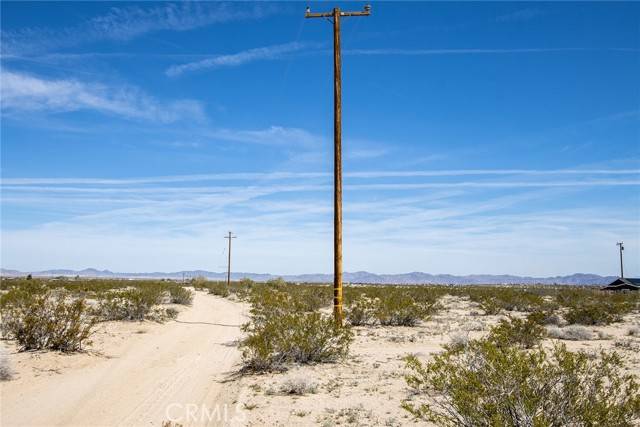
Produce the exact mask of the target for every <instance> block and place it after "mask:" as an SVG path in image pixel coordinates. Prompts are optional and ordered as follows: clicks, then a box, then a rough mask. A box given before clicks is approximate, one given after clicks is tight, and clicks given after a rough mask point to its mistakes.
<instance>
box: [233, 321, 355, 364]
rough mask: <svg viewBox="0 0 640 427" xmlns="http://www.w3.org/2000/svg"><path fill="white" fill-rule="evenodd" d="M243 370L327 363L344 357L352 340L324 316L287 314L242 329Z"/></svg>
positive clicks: (351, 335)
mask: <svg viewBox="0 0 640 427" xmlns="http://www.w3.org/2000/svg"><path fill="white" fill-rule="evenodd" d="M243 329H244V331H245V332H247V333H248V336H247V337H246V338H245V340H244V341H243V342H242V344H241V348H242V356H243V359H244V368H245V370H249V371H272V370H283V369H284V368H285V366H286V364H289V363H302V364H311V363H327V362H336V361H338V360H339V359H341V358H344V357H345V356H346V355H347V354H348V351H349V345H350V344H351V341H352V340H353V333H352V332H351V330H350V329H349V328H348V327H342V328H339V327H336V324H335V322H334V320H333V318H332V317H330V316H327V315H323V314H321V313H285V314H283V315H282V316H271V317H269V318H267V319H266V320H265V321H264V322H260V323H257V324H255V323H254V324H248V325H245V327H244V328H243Z"/></svg>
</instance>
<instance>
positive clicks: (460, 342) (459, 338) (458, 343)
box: [445, 332, 470, 350]
mask: <svg viewBox="0 0 640 427" xmlns="http://www.w3.org/2000/svg"><path fill="white" fill-rule="evenodd" d="M469 341H470V340H469V334H464V333H461V332H456V333H454V334H452V335H451V341H450V342H449V344H446V345H445V349H447V350H448V349H458V350H461V349H463V348H465V347H466V346H467V345H469Z"/></svg>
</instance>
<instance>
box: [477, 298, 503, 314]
mask: <svg viewBox="0 0 640 427" xmlns="http://www.w3.org/2000/svg"><path fill="white" fill-rule="evenodd" d="M479 304H480V308H481V309H482V310H483V311H484V314H485V315H487V316H492V315H496V314H500V312H501V311H502V307H501V306H500V304H499V303H498V300H497V299H495V298H484V299H482V300H480V302H479Z"/></svg>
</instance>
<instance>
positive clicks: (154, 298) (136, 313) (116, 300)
mask: <svg viewBox="0 0 640 427" xmlns="http://www.w3.org/2000/svg"><path fill="white" fill-rule="evenodd" d="M163 295H164V290H163V289H162V288H161V287H159V286H144V287H138V288H133V289H126V290H124V291H111V292H108V293H105V294H104V295H103V298H102V300H101V301H100V302H99V303H98V306H97V308H96V309H95V315H96V316H97V317H98V318H100V319H101V320H144V319H145V317H147V315H148V314H149V313H150V311H151V309H152V308H153V307H154V306H155V305H158V304H160V303H161V302H162V298H163Z"/></svg>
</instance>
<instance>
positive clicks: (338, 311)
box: [304, 5, 371, 325]
mask: <svg viewBox="0 0 640 427" xmlns="http://www.w3.org/2000/svg"><path fill="white" fill-rule="evenodd" d="M370 14H371V6H370V5H366V6H365V7H364V10H363V11H361V12H343V11H341V10H340V8H339V7H336V8H334V9H333V10H332V11H331V12H324V13H312V12H311V8H310V7H307V11H306V13H305V15H304V17H305V18H327V19H329V20H330V21H331V22H332V23H333V120H334V121H333V147H334V149H333V164H334V170H333V316H334V318H335V320H336V323H337V324H339V325H342V82H341V74H342V60H341V58H340V18H341V17H347V16H369V15H370Z"/></svg>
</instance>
